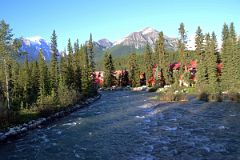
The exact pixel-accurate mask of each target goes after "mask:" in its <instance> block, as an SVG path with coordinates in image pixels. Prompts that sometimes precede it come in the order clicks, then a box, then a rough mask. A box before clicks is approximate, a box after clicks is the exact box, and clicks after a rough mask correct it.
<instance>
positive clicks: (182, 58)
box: [178, 23, 187, 70]
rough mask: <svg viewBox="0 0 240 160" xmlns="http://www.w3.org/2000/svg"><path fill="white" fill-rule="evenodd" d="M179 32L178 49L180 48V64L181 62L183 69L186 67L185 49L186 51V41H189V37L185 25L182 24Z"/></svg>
mask: <svg viewBox="0 0 240 160" xmlns="http://www.w3.org/2000/svg"><path fill="white" fill-rule="evenodd" d="M178 32H179V35H180V38H179V41H178V48H179V52H180V62H181V66H182V67H181V68H183V66H184V65H185V66H186V63H187V62H186V56H185V49H186V39H187V35H186V31H185V28H184V24H183V23H181V24H180V27H179V28H178ZM180 70H182V69H180Z"/></svg>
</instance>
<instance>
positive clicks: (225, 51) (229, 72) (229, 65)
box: [221, 23, 234, 91]
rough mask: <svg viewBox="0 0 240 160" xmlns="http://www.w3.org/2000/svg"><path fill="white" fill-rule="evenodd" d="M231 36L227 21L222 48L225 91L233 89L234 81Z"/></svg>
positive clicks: (222, 76)
mask: <svg viewBox="0 0 240 160" xmlns="http://www.w3.org/2000/svg"><path fill="white" fill-rule="evenodd" d="M231 44H232V43H231V37H230V33H229V27H228V25H227V24H226V23H225V24H224V25H223V31H222V49H221V60H222V63H223V66H222V73H221V87H222V89H223V91H230V90H232V89H233V88H232V84H233V83H234V82H233V78H232V76H233V60H232V57H233V54H232V45H231Z"/></svg>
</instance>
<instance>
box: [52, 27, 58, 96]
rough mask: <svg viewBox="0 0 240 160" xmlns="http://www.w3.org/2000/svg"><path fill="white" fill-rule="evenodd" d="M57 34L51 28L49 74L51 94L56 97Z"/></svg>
mask: <svg viewBox="0 0 240 160" xmlns="http://www.w3.org/2000/svg"><path fill="white" fill-rule="evenodd" d="M57 52H58V51H57V35H56V32H55V30H53V33H52V37H51V62H50V75H51V80H50V82H51V94H52V96H53V97H54V98H55V100H56V99H57V89H58V64H57Z"/></svg>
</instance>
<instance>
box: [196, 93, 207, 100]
mask: <svg viewBox="0 0 240 160" xmlns="http://www.w3.org/2000/svg"><path fill="white" fill-rule="evenodd" d="M198 99H199V100H200V101H206V102H208V101H209V94H208V93H206V92H201V93H200V94H199V95H198Z"/></svg>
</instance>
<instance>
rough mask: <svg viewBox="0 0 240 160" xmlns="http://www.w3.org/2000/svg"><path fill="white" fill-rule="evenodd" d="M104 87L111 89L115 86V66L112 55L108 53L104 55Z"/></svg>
mask: <svg viewBox="0 0 240 160" xmlns="http://www.w3.org/2000/svg"><path fill="white" fill-rule="evenodd" d="M103 63H104V81H103V82H104V86H105V87H111V86H113V85H114V84H115V76H114V70H115V69H114V65H113V60H112V55H111V54H110V53H108V52H106V53H105V54H104V59H103Z"/></svg>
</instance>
